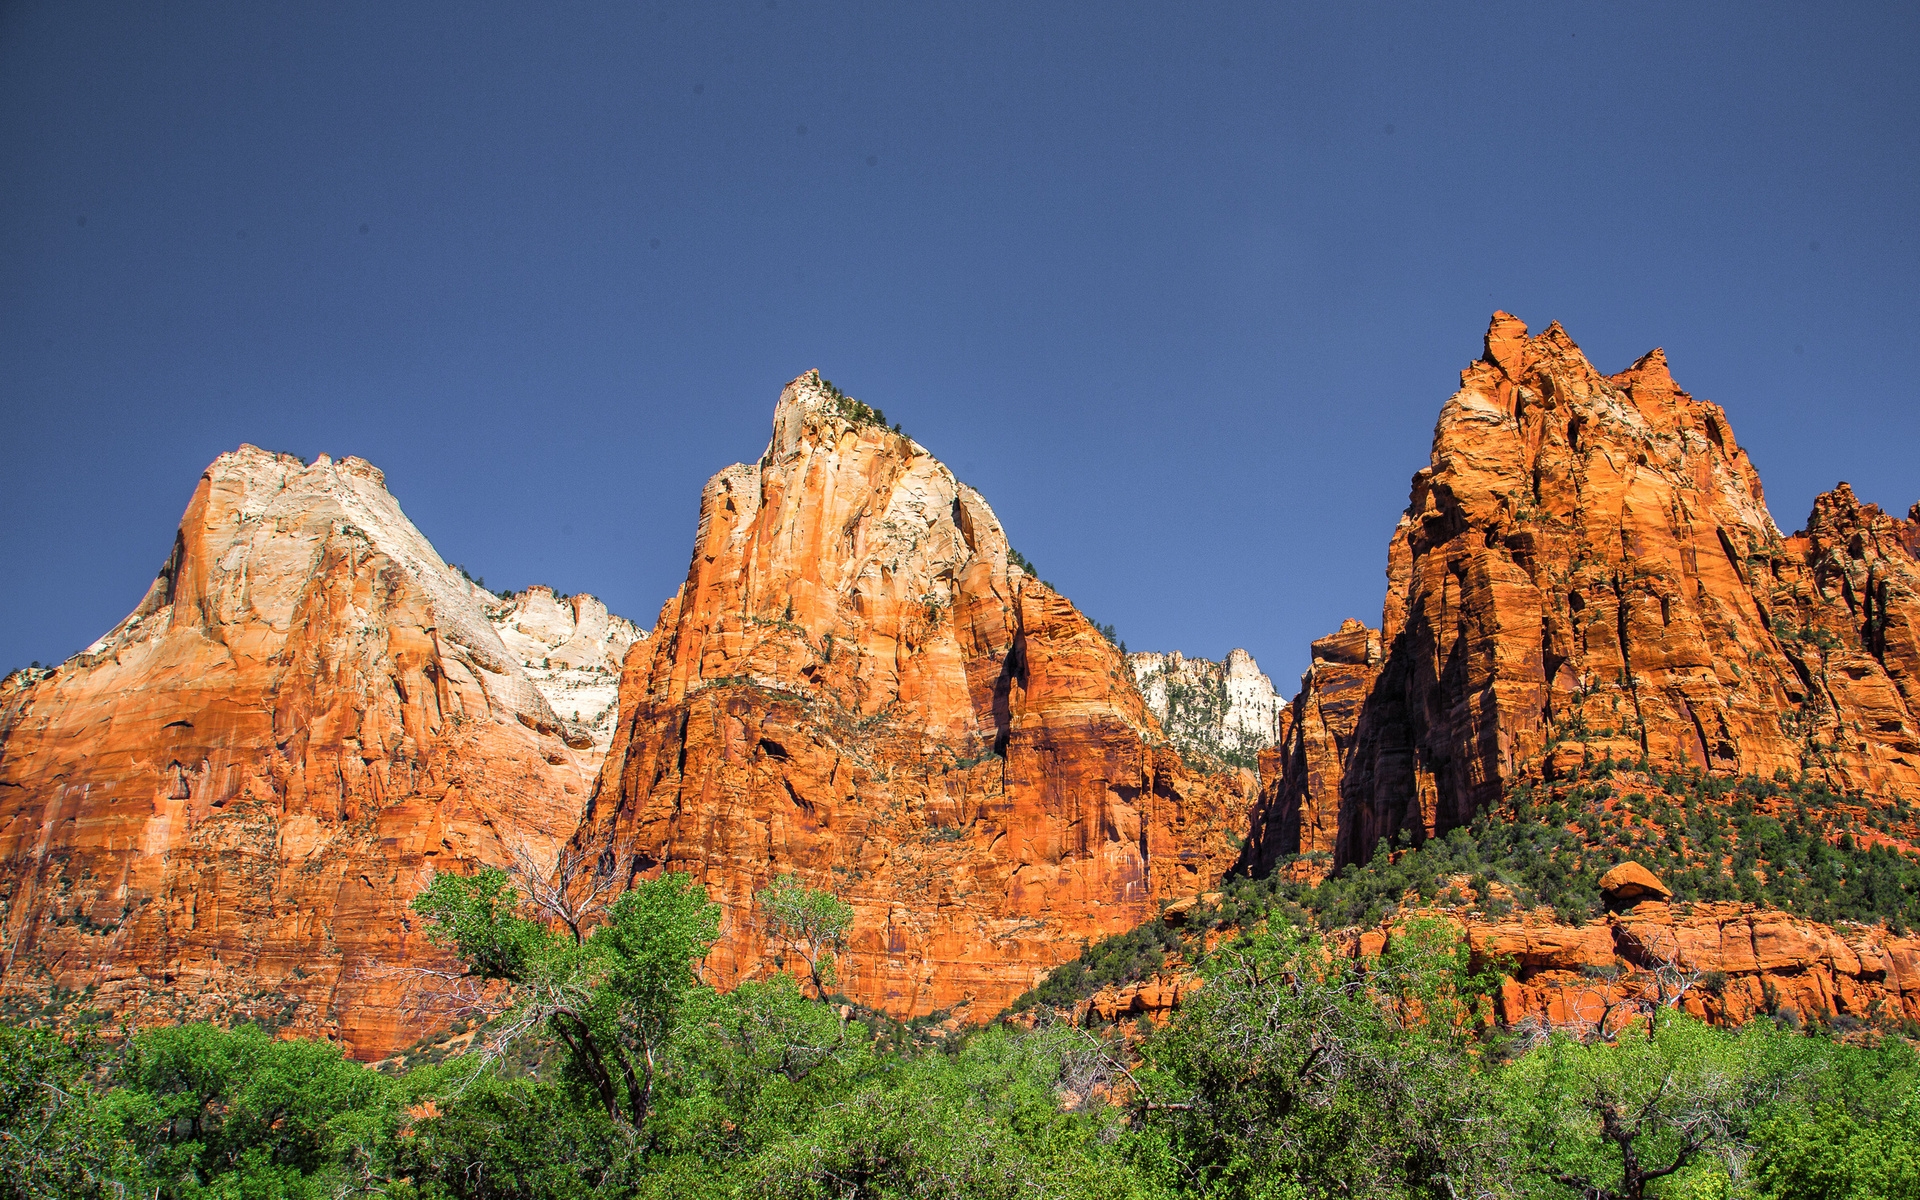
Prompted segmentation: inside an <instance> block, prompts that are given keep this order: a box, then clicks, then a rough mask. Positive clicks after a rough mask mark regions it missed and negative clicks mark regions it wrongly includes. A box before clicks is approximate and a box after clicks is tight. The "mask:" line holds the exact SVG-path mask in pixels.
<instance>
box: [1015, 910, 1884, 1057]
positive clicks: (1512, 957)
mask: <svg viewBox="0 0 1920 1200" xmlns="http://www.w3.org/2000/svg"><path fill="white" fill-rule="evenodd" d="M1417 918H1426V919H1434V918H1437V919H1439V920H1441V921H1444V922H1447V923H1449V924H1452V925H1453V926H1454V927H1455V928H1457V929H1458V930H1459V931H1460V934H1461V936H1463V937H1464V938H1465V940H1466V942H1467V945H1468V946H1469V947H1470V949H1471V951H1472V957H1473V963H1474V967H1475V969H1476V970H1492V971H1494V972H1496V974H1497V978H1498V983H1497V985H1496V986H1495V988H1494V991H1493V1000H1494V1004H1495V1011H1494V1013H1493V1014H1492V1015H1493V1016H1494V1017H1495V1018H1496V1019H1497V1020H1499V1021H1500V1022H1502V1023H1503V1024H1506V1025H1508V1026H1510V1027H1520V1028H1523V1029H1524V1028H1528V1027H1532V1028H1536V1029H1540V1030H1546V1029H1560V1030H1564V1031H1567V1032H1571V1033H1573V1034H1575V1035H1578V1036H1585V1037H1591V1036H1595V1035H1598V1034H1600V1033H1601V1032H1602V1031H1603V1029H1604V1032H1605V1033H1607V1034H1610V1035H1611V1034H1617V1033H1618V1032H1619V1031H1620V1029H1622V1028H1623V1027H1625V1026H1626V1025H1629V1024H1631V1023H1632V1022H1634V1021H1638V1020H1644V1019H1645V1018H1646V1016H1647V1015H1648V1013H1649V1012H1650V1011H1651V1010H1652V1009H1653V1008H1655V1007H1662V1006H1664V1007H1669V1008H1677V1009H1680V1010H1682V1011H1685V1012H1687V1013H1690V1014H1691V1015H1693V1016H1695V1017H1698V1018H1700V1019H1701V1020H1704V1021H1709V1022H1711V1023H1713V1024H1716V1025H1722V1026H1729V1027H1732V1026H1738V1025H1742V1024H1745V1023H1746V1022H1748V1021H1751V1020H1755V1019H1760V1018H1772V1019H1774V1020H1777V1021H1781V1022H1784V1023H1788V1024H1800V1025H1804V1024H1808V1023H1825V1024H1827V1025H1829V1026H1831V1027H1832V1028H1835V1029H1837V1030H1840V1031H1842V1032H1844V1031H1847V1030H1850V1029H1861V1028H1868V1027H1873V1028H1878V1029H1881V1030H1887V1029H1898V1028H1901V1027H1902V1025H1903V1023H1904V1022H1907V1021H1913V1020H1920V938H1915V937H1912V936H1909V935H1901V936H1896V935H1894V934H1891V933H1889V932H1888V931H1887V930H1886V929H1885V928H1883V927H1877V926H1864V925H1858V926H1843V927H1840V928H1833V927H1830V926H1826V925H1820V924H1817V923H1815V922H1811V921H1802V920H1800V919H1798V918H1795V917H1789V916H1787V915H1786V914H1784V913H1779V912H1773V911H1768V910H1765V909H1761V908H1757V907H1755V906H1753V905H1750V904H1738V903H1720V904H1691V905H1667V904H1662V903H1657V902H1645V901H1643V902H1642V903H1640V904H1638V905H1636V906H1635V907H1634V908H1633V910H1632V911H1631V912H1628V913H1615V914H1612V915H1610V916H1608V917H1607V918H1605V919H1602V920H1596V921H1590V922H1588V923H1587V924H1585V925H1572V924H1568V923H1566V922H1564V921H1561V920H1560V919H1558V918H1557V917H1555V916H1554V914H1553V911H1552V910H1551V909H1540V910H1538V911H1534V912H1522V913H1515V914H1512V915H1509V916H1504V917H1490V916H1487V915H1485V914H1482V913H1479V912H1460V911H1445V910H1425V911H1412V912H1409V913H1406V914H1404V915H1402V916H1398V917H1394V918H1392V919H1390V920H1388V921H1387V922H1385V923H1383V924H1382V925H1380V926H1379V927H1377V928H1372V929H1348V930H1342V931H1339V932H1336V933H1333V934H1329V935H1328V943H1329V944H1330V945H1331V946H1333V947H1334V948H1336V950H1337V951H1338V952H1340V953H1342V954H1345V955H1348V956H1350V957H1355V958H1361V959H1376V958H1378V957H1379V956H1380V955H1381V954H1382V953H1383V952H1384V951H1385V950H1386V949H1387V948H1388V947H1389V946H1390V945H1391V944H1392V942H1393V939H1394V938H1395V937H1397V936H1399V933H1400V930H1401V929H1402V928H1404V925H1405V922H1406V921H1408V920H1409V919H1417ZM1200 984H1201V980H1200V979H1199V977H1198V976H1197V975H1196V974H1195V973H1194V972H1193V971H1192V970H1191V968H1188V967H1186V966H1185V965H1184V964H1180V965H1176V966H1172V967H1170V968H1168V969H1167V970H1164V971H1161V972H1158V973H1156V974H1155V975H1154V976H1152V977H1151V978H1150V979H1147V980H1144V981H1141V982H1138V983H1128V984H1119V985H1111V986H1108V987H1104V988H1101V989H1100V990H1098V991H1097V992H1095V993H1094V994H1093V995H1092V996H1091V997H1089V998H1088V999H1086V1000H1082V1001H1080V1002H1078V1003H1077V1004H1075V1005H1074V1006H1073V1007H1072V1009H1071V1010H1070V1011H1069V1012H1067V1013H1065V1014H1063V1015H1065V1016H1067V1017H1069V1018H1070V1019H1071V1020H1073V1021H1075V1022H1077V1023H1087V1022H1091V1021H1104V1022H1115V1021H1129V1020H1136V1019H1138V1018H1139V1017H1142V1016H1144V1017H1146V1018H1147V1019H1149V1020H1150V1021H1155V1022H1159V1021H1164V1020H1165V1019H1167V1018H1168V1017H1169V1016H1170V1015H1171V1014H1172V1012H1173V1011H1174V1010H1175V1009H1176V1008H1178V1007H1179V1005H1180V1004H1181V1003H1182V1002H1183V1001H1184V1000H1185V999H1186V998H1187V997H1188V996H1190V995H1192V993H1193V991H1194V990H1195V989H1196V988H1198V987H1199V986H1200ZM1019 1019H1020V1021H1021V1023H1024V1024H1029V1025H1030V1024H1032V1023H1034V1020H1035V1015H1034V1013H1033V1012H1032V1011H1031V1010H1029V1011H1028V1012H1027V1013H1024V1014H1020V1018H1019Z"/></svg>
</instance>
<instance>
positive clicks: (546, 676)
mask: <svg viewBox="0 0 1920 1200" xmlns="http://www.w3.org/2000/svg"><path fill="white" fill-rule="evenodd" d="M483 599H487V600H489V601H490V602H489V603H487V605H486V614H487V620H488V621H489V622H490V623H491V624H492V625H493V628H494V632H496V633H498V634H499V635H500V641H501V644H503V645H504V646H506V648H507V650H508V651H509V652H510V653H512V654H513V655H514V656H515V657H516V658H517V659H518V660H519V663H520V669H521V670H522V671H523V672H525V674H526V676H527V678H528V679H529V680H531V681H532V682H533V686H534V688H535V689H537V690H538V691H539V693H540V694H541V695H542V696H544V697H546V700H547V704H548V705H549V706H550V707H551V708H552V709H553V711H554V713H555V714H556V715H557V716H558V717H559V718H560V719H561V720H562V721H563V722H566V723H568V724H569V725H573V726H577V727H578V728H579V729H580V730H582V731H584V732H585V733H586V734H587V735H588V736H589V737H591V738H592V739H593V748H594V750H595V752H596V753H598V754H605V753H606V752H607V746H608V745H609V744H611V743H612V741H613V726H614V721H615V718H617V717H618V716H619V715H620V664H621V663H622V662H624V661H625V660H626V657H627V650H628V649H629V648H630V647H632V645H633V644H634V643H635V642H639V641H644V640H646V636H647V633H646V631H645V630H643V629H640V628H639V627H637V626H635V625H634V623H633V622H632V621H629V620H627V619H626V618H625V617H620V616H615V615H613V614H612V613H609V612H608V611H607V606H606V605H604V604H602V603H601V602H600V601H599V600H597V599H595V598H594V597H592V596H589V595H587V594H586V593H584V592H582V593H580V594H578V595H573V596H556V595H555V594H554V591H553V589H552V588H550V587H544V586H539V585H536V586H534V587H530V588H528V589H526V590H525V591H523V592H516V593H514V594H513V595H511V596H508V597H506V598H505V599H504V600H501V601H494V600H493V599H492V597H491V594H490V593H483Z"/></svg>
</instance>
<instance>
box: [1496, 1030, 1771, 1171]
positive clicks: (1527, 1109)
mask: <svg viewBox="0 0 1920 1200" xmlns="http://www.w3.org/2000/svg"><path fill="white" fill-rule="evenodd" d="M1761 1036H1762V1035H1761V1034H1759V1032H1758V1031H1754V1032H1750V1033H1749V1034H1747V1035H1745V1036H1741V1035H1737V1034H1732V1033H1727V1032H1725V1031H1722V1030H1717V1029H1714V1028H1712V1027H1711V1026H1708V1025H1705V1024H1703V1023H1701V1022H1699V1021H1696V1020H1693V1019H1692V1018H1690V1017H1687V1016H1685V1015H1684V1014H1680V1013H1677V1012H1675V1011H1674V1010H1672V1009H1665V1008H1662V1009H1657V1010H1655V1012H1654V1014H1653V1017H1652V1027H1651V1032H1650V1034H1649V1035H1647V1036H1629V1037H1621V1038H1619V1039H1617V1040H1615V1041H1613V1042H1595V1043H1593V1044H1584V1043H1581V1042H1578V1041H1575V1040H1573V1039H1571V1038H1568V1037H1566V1036H1564V1035H1558V1034H1556V1035H1554V1036H1553V1037H1552V1038H1551V1039H1550V1040H1549V1041H1548V1042H1547V1044H1545V1045H1544V1046H1542V1047H1540V1048H1539V1049H1536V1050H1534V1051H1533V1052H1531V1053H1529V1054H1526V1055H1524V1056H1523V1057H1521V1058H1519V1059H1518V1060H1516V1061H1515V1062H1514V1063H1513V1064H1512V1065H1511V1066H1510V1067H1509V1068H1508V1069H1507V1071H1506V1072H1505V1078H1504V1080H1503V1082H1504V1084H1505V1097H1506V1114H1505V1115H1506V1121H1507V1123H1508V1125H1509V1127H1510V1128H1511V1129H1512V1130H1513V1132H1514V1134H1515V1136H1516V1138H1517V1139H1518V1143H1519V1146H1520V1147H1521V1149H1522V1153H1523V1157H1522V1159H1521V1161H1522V1163H1523V1164H1524V1166H1523V1169H1524V1170H1525V1171H1526V1172H1527V1173H1528V1174H1529V1175H1530V1176H1532V1177H1533V1178H1534V1179H1536V1180H1537V1181H1538V1182H1539V1183H1540V1184H1541V1185H1542V1186H1543V1188H1544V1189H1545V1193H1544V1194H1548V1195H1571V1196H1579V1197H1582V1198H1585V1200H1643V1198H1644V1197H1646V1196H1648V1195H1650V1194H1653V1193H1652V1192H1650V1191H1649V1189H1651V1188H1655V1187H1656V1186H1657V1185H1659V1186H1664V1185H1662V1181H1666V1180H1672V1181H1673V1183H1674V1185H1675V1186H1679V1185H1681V1184H1683V1183H1686V1182H1692V1183H1702V1182H1704V1181H1709V1180H1712V1179H1714V1178H1720V1177H1725V1176H1726V1175H1727V1169H1726V1167H1725V1166H1724V1165H1723V1162H1722V1160H1721V1158H1720V1157H1719V1156H1720V1155H1722V1154H1723V1153H1726V1152H1729V1151H1731V1150H1733V1149H1735V1148H1737V1147H1740V1146H1742V1145H1744V1143H1745V1138H1746V1135H1747V1132H1748V1130H1749V1127H1750V1125H1751V1121H1752V1117H1753V1115H1754V1113H1755V1111H1756V1109H1757V1105H1758V1103H1759V1101H1760V1100H1761V1098H1762V1096H1763V1087H1762V1084H1763V1082H1764V1081H1765V1079H1766V1073H1765V1072H1763V1071H1762V1070H1761V1069H1760V1061H1759V1055H1758V1050H1759V1047H1760V1041H1759V1038H1760V1037H1761Z"/></svg>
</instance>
